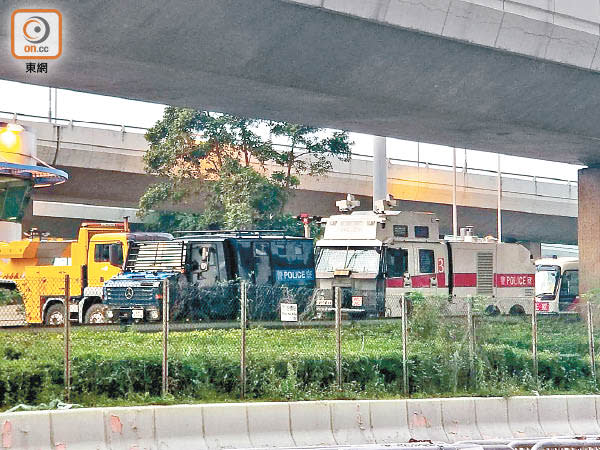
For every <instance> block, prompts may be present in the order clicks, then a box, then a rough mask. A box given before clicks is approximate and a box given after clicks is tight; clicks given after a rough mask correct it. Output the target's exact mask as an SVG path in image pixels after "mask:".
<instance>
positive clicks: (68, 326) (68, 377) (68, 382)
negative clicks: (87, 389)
mask: <svg viewBox="0 0 600 450" xmlns="http://www.w3.org/2000/svg"><path fill="white" fill-rule="evenodd" d="M70 302H71V279H70V277H69V275H65V303H64V307H65V310H64V324H63V328H64V339H65V343H64V347H65V402H66V403H69V402H70V401H71V319H70V317H71V311H70V305H69V303H70Z"/></svg>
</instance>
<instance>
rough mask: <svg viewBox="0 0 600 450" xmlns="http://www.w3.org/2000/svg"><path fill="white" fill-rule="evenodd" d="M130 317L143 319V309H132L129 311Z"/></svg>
mask: <svg viewBox="0 0 600 450" xmlns="http://www.w3.org/2000/svg"><path fill="white" fill-rule="evenodd" d="M131 318H132V319H143V318H144V310H143V309H134V310H133V311H131Z"/></svg>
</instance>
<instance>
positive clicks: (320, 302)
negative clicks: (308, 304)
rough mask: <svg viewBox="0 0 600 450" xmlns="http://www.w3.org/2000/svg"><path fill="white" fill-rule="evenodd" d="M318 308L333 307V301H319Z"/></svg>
mask: <svg viewBox="0 0 600 450" xmlns="http://www.w3.org/2000/svg"><path fill="white" fill-rule="evenodd" d="M317 306H333V300H326V299H324V298H322V299H319V300H317Z"/></svg>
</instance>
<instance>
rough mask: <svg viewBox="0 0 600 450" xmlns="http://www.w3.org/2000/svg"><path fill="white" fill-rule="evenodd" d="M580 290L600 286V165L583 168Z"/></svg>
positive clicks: (580, 201) (580, 178) (580, 220)
mask: <svg viewBox="0 0 600 450" xmlns="http://www.w3.org/2000/svg"><path fill="white" fill-rule="evenodd" d="M578 182H579V186H578V191H579V217H578V219H577V231H578V233H577V238H578V239H577V240H578V244H579V293H580V294H584V293H586V292H588V291H590V290H591V289H598V288H600V167H590V168H587V169H580V170H579V180H578Z"/></svg>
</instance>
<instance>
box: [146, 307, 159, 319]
mask: <svg viewBox="0 0 600 450" xmlns="http://www.w3.org/2000/svg"><path fill="white" fill-rule="evenodd" d="M148 315H149V316H150V319H152V320H156V319H158V311H157V310H156V309H151V310H150V311H148Z"/></svg>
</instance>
